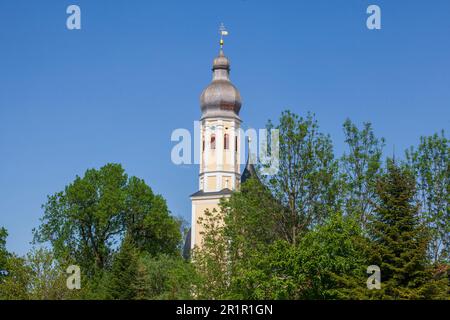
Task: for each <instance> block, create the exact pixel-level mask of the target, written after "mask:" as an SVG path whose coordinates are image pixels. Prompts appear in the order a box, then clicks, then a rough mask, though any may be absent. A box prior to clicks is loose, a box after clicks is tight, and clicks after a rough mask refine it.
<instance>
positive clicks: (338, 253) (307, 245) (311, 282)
mask: <svg viewBox="0 0 450 320" xmlns="http://www.w3.org/2000/svg"><path fill="white" fill-rule="evenodd" d="M358 222H359V221H358V220H357V219H355V218H354V217H352V216H343V215H342V214H341V213H336V214H333V215H332V216H331V217H330V219H329V220H328V221H327V223H326V224H325V225H323V226H319V227H318V228H316V229H315V230H313V231H311V232H309V233H308V234H307V235H306V236H305V237H304V238H303V239H302V241H301V243H300V244H299V246H298V248H297V251H298V257H299V263H298V268H299V270H300V271H299V274H300V281H301V282H302V283H304V285H303V287H304V289H303V290H302V295H301V298H302V299H366V298H367V292H366V290H367V289H366V279H367V275H366V268H367V266H368V264H367V256H366V254H367V245H368V243H367V240H366V239H365V238H364V237H363V236H362V231H361V228H360V226H359V223H358Z"/></svg>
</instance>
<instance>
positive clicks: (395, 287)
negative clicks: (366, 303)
mask: <svg viewBox="0 0 450 320" xmlns="http://www.w3.org/2000/svg"><path fill="white" fill-rule="evenodd" d="M415 191H416V190H415V179H414V176H413V175H412V174H411V172H410V171H409V170H407V169H405V168H401V167H399V166H398V165H397V164H395V163H394V162H393V161H388V164H387V172H386V173H385V174H384V175H383V176H382V177H381V178H380V179H379V180H378V183H377V186H376V194H377V202H376V204H375V211H374V216H373V220H372V221H371V222H370V226H369V232H370V236H371V240H372V250H371V255H370V264H374V265H378V266H379V267H380V269H381V290H373V291H374V295H375V297H378V298H383V299H420V298H426V297H425V295H424V288H425V285H426V284H427V282H429V281H430V280H431V277H430V274H429V272H427V244H428V233H427V230H426V229H425V227H424V226H423V225H422V224H421V223H420V221H419V214H418V209H419V208H418V206H417V204H415V202H414V195H415Z"/></svg>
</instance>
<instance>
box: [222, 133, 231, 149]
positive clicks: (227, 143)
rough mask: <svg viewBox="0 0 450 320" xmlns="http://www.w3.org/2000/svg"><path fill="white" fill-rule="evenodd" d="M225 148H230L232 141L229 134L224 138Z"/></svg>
mask: <svg viewBox="0 0 450 320" xmlns="http://www.w3.org/2000/svg"><path fill="white" fill-rule="evenodd" d="M223 148H224V149H229V148H230V139H229V137H228V133H225V134H224V136H223Z"/></svg>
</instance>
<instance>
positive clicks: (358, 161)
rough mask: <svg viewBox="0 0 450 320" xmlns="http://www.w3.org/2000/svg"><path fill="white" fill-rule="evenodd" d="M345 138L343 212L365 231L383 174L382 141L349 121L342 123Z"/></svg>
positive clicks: (365, 126) (366, 127)
mask: <svg viewBox="0 0 450 320" xmlns="http://www.w3.org/2000/svg"><path fill="white" fill-rule="evenodd" d="M344 134H345V143H346V144H347V147H348V153H345V154H344V155H343V156H342V159H341V170H342V174H343V180H344V182H345V184H344V185H345V190H344V198H345V209H346V212H347V213H348V214H351V215H354V216H355V217H357V219H358V220H359V221H360V223H361V226H362V227H363V229H364V227H365V226H366V224H367V219H368V217H369V216H370V215H371V213H372V211H373V207H372V205H371V203H372V201H373V199H374V197H375V185H376V181H377V178H378V176H379V175H380V173H381V171H382V162H381V156H382V153H383V147H384V139H383V138H381V139H378V138H376V136H375V134H374V132H373V128H372V124H371V123H369V122H366V123H364V124H363V128H362V129H361V130H360V129H358V128H357V127H356V125H354V124H353V123H352V122H351V121H350V120H349V119H347V120H346V121H345V122H344Z"/></svg>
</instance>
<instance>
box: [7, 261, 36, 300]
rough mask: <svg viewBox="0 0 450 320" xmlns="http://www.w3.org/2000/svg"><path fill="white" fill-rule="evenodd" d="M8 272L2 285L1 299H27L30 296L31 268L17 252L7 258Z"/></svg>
mask: <svg viewBox="0 0 450 320" xmlns="http://www.w3.org/2000/svg"><path fill="white" fill-rule="evenodd" d="M5 269H6V272H5V276H4V277H3V279H2V282H1V285H0V300H26V299H29V298H30V295H29V292H28V284H29V282H30V273H31V270H30V268H29V267H28V266H27V265H26V263H25V259H23V258H21V257H18V256H17V255H15V254H11V255H9V256H8V258H7V260H6V268H5Z"/></svg>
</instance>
